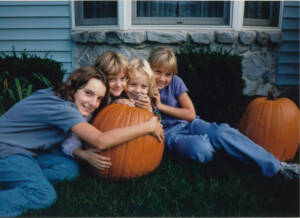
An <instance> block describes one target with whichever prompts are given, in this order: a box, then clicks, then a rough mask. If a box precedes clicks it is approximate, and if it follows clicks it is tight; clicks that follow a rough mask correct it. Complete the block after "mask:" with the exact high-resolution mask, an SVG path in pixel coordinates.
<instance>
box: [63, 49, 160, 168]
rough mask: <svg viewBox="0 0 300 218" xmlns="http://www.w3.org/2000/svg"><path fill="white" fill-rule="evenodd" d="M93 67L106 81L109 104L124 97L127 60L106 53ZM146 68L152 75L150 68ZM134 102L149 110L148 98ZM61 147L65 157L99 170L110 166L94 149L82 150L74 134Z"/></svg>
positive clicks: (120, 56)
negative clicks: (86, 163)
mask: <svg viewBox="0 0 300 218" xmlns="http://www.w3.org/2000/svg"><path fill="white" fill-rule="evenodd" d="M94 66H95V67H96V68H97V69H99V70H100V71H101V72H104V74H105V76H106V78H107V80H108V86H109V93H110V96H109V103H112V102H113V101H115V100H116V99H118V98H124V97H126V95H125V93H124V92H123V91H124V89H125V87H126V84H127V76H128V74H129V72H131V67H130V64H129V62H128V60H127V59H126V58H125V57H124V56H123V55H122V54H120V53H116V52H114V51H107V52H105V53H103V54H102V55H100V56H99V57H98V58H97V60H96V63H95V65H94ZM148 66H149V64H148ZM148 68H149V70H150V71H151V73H152V70H151V68H150V66H149V67H148ZM152 74H153V73H152ZM154 83H155V81H154ZM135 100H136V105H137V106H138V107H141V108H145V109H148V108H149V105H150V103H149V102H150V100H149V98H147V97H145V96H143V97H142V96H141V97H140V98H139V99H135ZM118 102H119V103H123V104H127V105H132V104H133V103H132V102H130V101H128V100H126V101H125V100H119V101H118ZM134 102H135V101H134ZM92 116H93V115H90V116H88V117H86V119H87V121H90V120H91V119H92ZM61 146H62V151H63V152H64V153H65V154H66V155H69V156H72V157H74V156H75V157H79V158H80V159H83V160H85V161H87V162H88V163H89V164H91V165H93V166H94V167H96V168H98V169H99V170H104V169H107V168H109V167H110V166H111V162H110V159H109V158H107V157H104V156H102V155H100V154H98V153H97V150H96V149H87V150H85V149H82V142H81V140H80V139H79V137H78V136H76V135H75V134H74V133H70V135H69V136H68V137H67V138H66V139H65V140H64V142H63V143H62V145H61ZM78 155H79V156H78Z"/></svg>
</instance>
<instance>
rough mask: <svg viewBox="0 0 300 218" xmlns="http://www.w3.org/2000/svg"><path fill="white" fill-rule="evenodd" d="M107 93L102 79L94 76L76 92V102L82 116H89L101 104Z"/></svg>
mask: <svg viewBox="0 0 300 218" xmlns="http://www.w3.org/2000/svg"><path fill="white" fill-rule="evenodd" d="M105 93H106V87H105V85H104V84H103V82H102V81H101V80H98V79H95V78H92V79H90V80H89V81H88V83H87V84H86V85H85V86H84V87H83V88H80V89H78V90H77V91H76V92H75V94H74V103H75V105H76V106H77V109H78V111H79V112H80V113H81V114H82V116H84V117H87V116H88V115H90V114H91V113H93V112H94V111H95V110H96V109H97V108H98V107H99V105H100V103H101V101H102V99H103V98H104V96H105Z"/></svg>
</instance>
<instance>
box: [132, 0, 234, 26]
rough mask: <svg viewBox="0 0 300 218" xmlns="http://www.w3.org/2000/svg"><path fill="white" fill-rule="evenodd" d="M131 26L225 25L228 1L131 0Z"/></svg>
mask: <svg viewBox="0 0 300 218" xmlns="http://www.w3.org/2000/svg"><path fill="white" fill-rule="evenodd" d="M132 4H133V7H132V8H133V15H132V23H133V24H149V25H152V24H157V25H169V24H172V25H174V24H175V25H182V24H191V25H199V24H203V25H206V24H208V25H226V24H229V13H230V5H231V2H230V1H183V0H181V1H174V0H173V1H140V0H137V1H135V0H133V3H132ZM162 18H163V19H162Z"/></svg>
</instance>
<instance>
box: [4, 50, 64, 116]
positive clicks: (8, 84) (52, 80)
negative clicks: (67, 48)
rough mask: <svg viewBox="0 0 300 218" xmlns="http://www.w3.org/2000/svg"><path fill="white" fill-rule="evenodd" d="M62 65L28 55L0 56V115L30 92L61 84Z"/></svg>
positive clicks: (14, 53)
mask: <svg viewBox="0 0 300 218" xmlns="http://www.w3.org/2000/svg"><path fill="white" fill-rule="evenodd" d="M64 73H65V72H64V71H63V70H62V64H61V63H59V62H57V61H55V60H51V59H49V58H47V56H45V57H44V58H41V57H38V56H36V55H32V54H31V55H29V54H27V53H26V52H25V51H24V52H22V54H21V55H20V56H18V55H17V54H16V52H15V51H13V54H12V55H7V54H5V53H1V54H0V102H1V103H0V114H3V113H4V112H5V111H6V110H8V109H9V108H10V107H11V106H12V105H14V104H15V103H16V102H18V101H19V100H22V99H23V98H25V97H27V96H28V95H30V94H31V93H32V92H34V91H36V90H38V89H42V88H47V87H50V86H51V85H52V84H58V83H61V82H62V80H63V75H64Z"/></svg>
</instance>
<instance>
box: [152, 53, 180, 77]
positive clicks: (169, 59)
mask: <svg viewBox="0 0 300 218" xmlns="http://www.w3.org/2000/svg"><path fill="white" fill-rule="evenodd" d="M148 61H149V64H150V66H151V67H152V68H154V67H157V68H161V67H166V68H168V69H169V71H170V72H171V73H173V74H177V72H178V71H177V60H176V56H175V54H174V52H173V49H172V48H171V47H158V48H156V49H154V50H152V51H151V52H150V55H149V58H148Z"/></svg>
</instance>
